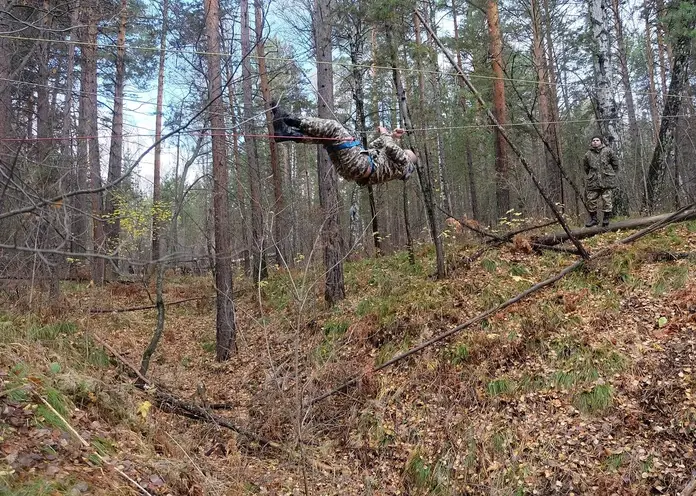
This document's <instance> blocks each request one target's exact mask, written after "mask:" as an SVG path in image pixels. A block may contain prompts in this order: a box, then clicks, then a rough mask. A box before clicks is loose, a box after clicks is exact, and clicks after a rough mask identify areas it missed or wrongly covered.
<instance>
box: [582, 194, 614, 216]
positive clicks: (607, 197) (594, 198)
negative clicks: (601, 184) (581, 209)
mask: <svg viewBox="0 0 696 496" xmlns="http://www.w3.org/2000/svg"><path fill="white" fill-rule="evenodd" d="M613 192H614V189H613V188H607V189H588V190H587V209H588V210H589V211H590V212H596V211H597V207H598V206H599V205H598V204H599V199H600V197H601V198H602V201H603V202H604V208H603V209H602V211H603V212H612V211H613V210H614V195H613Z"/></svg>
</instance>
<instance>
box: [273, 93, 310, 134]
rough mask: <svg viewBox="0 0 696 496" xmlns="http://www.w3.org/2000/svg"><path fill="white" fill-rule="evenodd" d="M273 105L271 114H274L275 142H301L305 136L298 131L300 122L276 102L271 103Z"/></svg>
mask: <svg viewBox="0 0 696 496" xmlns="http://www.w3.org/2000/svg"><path fill="white" fill-rule="evenodd" d="M271 105H272V109H271V112H272V113H273V139H274V140H275V142H276V143H280V142H282V141H296V142H301V141H302V138H304V137H305V135H304V134H302V133H301V132H300V130H299V129H297V127H299V125H300V120H299V119H297V118H295V117H292V116H290V114H288V113H287V112H285V111H284V110H283V109H281V108H280V106H279V105H278V104H277V103H276V102H275V101H274V102H271Z"/></svg>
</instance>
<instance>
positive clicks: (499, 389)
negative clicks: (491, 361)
mask: <svg viewBox="0 0 696 496" xmlns="http://www.w3.org/2000/svg"><path fill="white" fill-rule="evenodd" d="M513 389H514V385H513V383H512V382H510V381H509V380H507V379H496V380H493V381H491V382H489V383H488V386H487V387H486V390H487V391H488V394H489V396H492V397H496V396H500V395H502V394H505V393H509V392H510V391H512V390H513Z"/></svg>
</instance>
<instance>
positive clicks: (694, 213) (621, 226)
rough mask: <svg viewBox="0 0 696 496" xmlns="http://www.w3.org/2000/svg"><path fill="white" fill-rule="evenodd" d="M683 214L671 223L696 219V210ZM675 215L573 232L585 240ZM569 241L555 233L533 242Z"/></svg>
mask: <svg viewBox="0 0 696 496" xmlns="http://www.w3.org/2000/svg"><path fill="white" fill-rule="evenodd" d="M679 212H681V213H680V214H679V215H678V216H677V217H676V218H674V220H672V221H670V222H683V221H687V220H693V219H696V210H693V209H689V210H686V211H683V209H682V210H680V211H679ZM672 215H675V213H670V214H663V215H654V216H652V217H643V218H640V219H628V220H622V221H618V222H612V223H611V224H609V226H608V227H602V226H597V227H589V228H587V227H583V228H580V229H576V230H574V231H572V234H573V236H574V237H575V238H577V239H585V238H589V237H591V236H594V235H596V234H601V233H605V232H612V231H620V230H622V229H640V228H642V227H646V226H651V225H653V224H655V223H657V222H660V221H662V220H663V219H667V218H669V217H670V216H672ZM567 240H568V235H567V234H566V233H565V232H561V231H559V232H555V233H552V234H548V235H546V236H537V237H535V238H532V241H533V242H534V243H538V244H540V245H546V246H553V245H557V244H560V243H563V242H564V241H567Z"/></svg>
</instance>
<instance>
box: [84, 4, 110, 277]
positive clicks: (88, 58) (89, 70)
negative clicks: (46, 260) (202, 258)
mask: <svg viewBox="0 0 696 496" xmlns="http://www.w3.org/2000/svg"><path fill="white" fill-rule="evenodd" d="M97 8H98V6H97V4H96V2H94V0H92V1H91V2H90V3H89V5H88V6H87V27H86V29H87V38H86V40H85V43H84V44H83V45H82V70H83V71H84V86H83V87H82V88H81V89H82V94H83V99H84V115H83V117H84V119H85V129H84V131H85V133H86V134H87V135H88V137H89V139H88V140H87V145H88V147H89V150H88V152H87V153H88V163H89V171H90V176H89V182H90V187H91V188H92V189H99V188H101V186H102V179H101V170H100V169H101V166H100V163H99V125H98V119H99V114H98V107H97V34H98V31H97ZM102 201H103V195H102V193H101V192H95V193H92V194H91V203H92V233H93V234H92V240H93V241H92V244H93V246H94V248H93V249H94V251H95V252H97V253H103V252H104V250H105V246H104V219H103V217H102V213H103V207H102ZM91 265H92V281H94V283H95V284H98V285H101V284H103V283H104V277H105V274H104V259H103V258H101V257H97V258H93V259H92V260H91Z"/></svg>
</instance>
